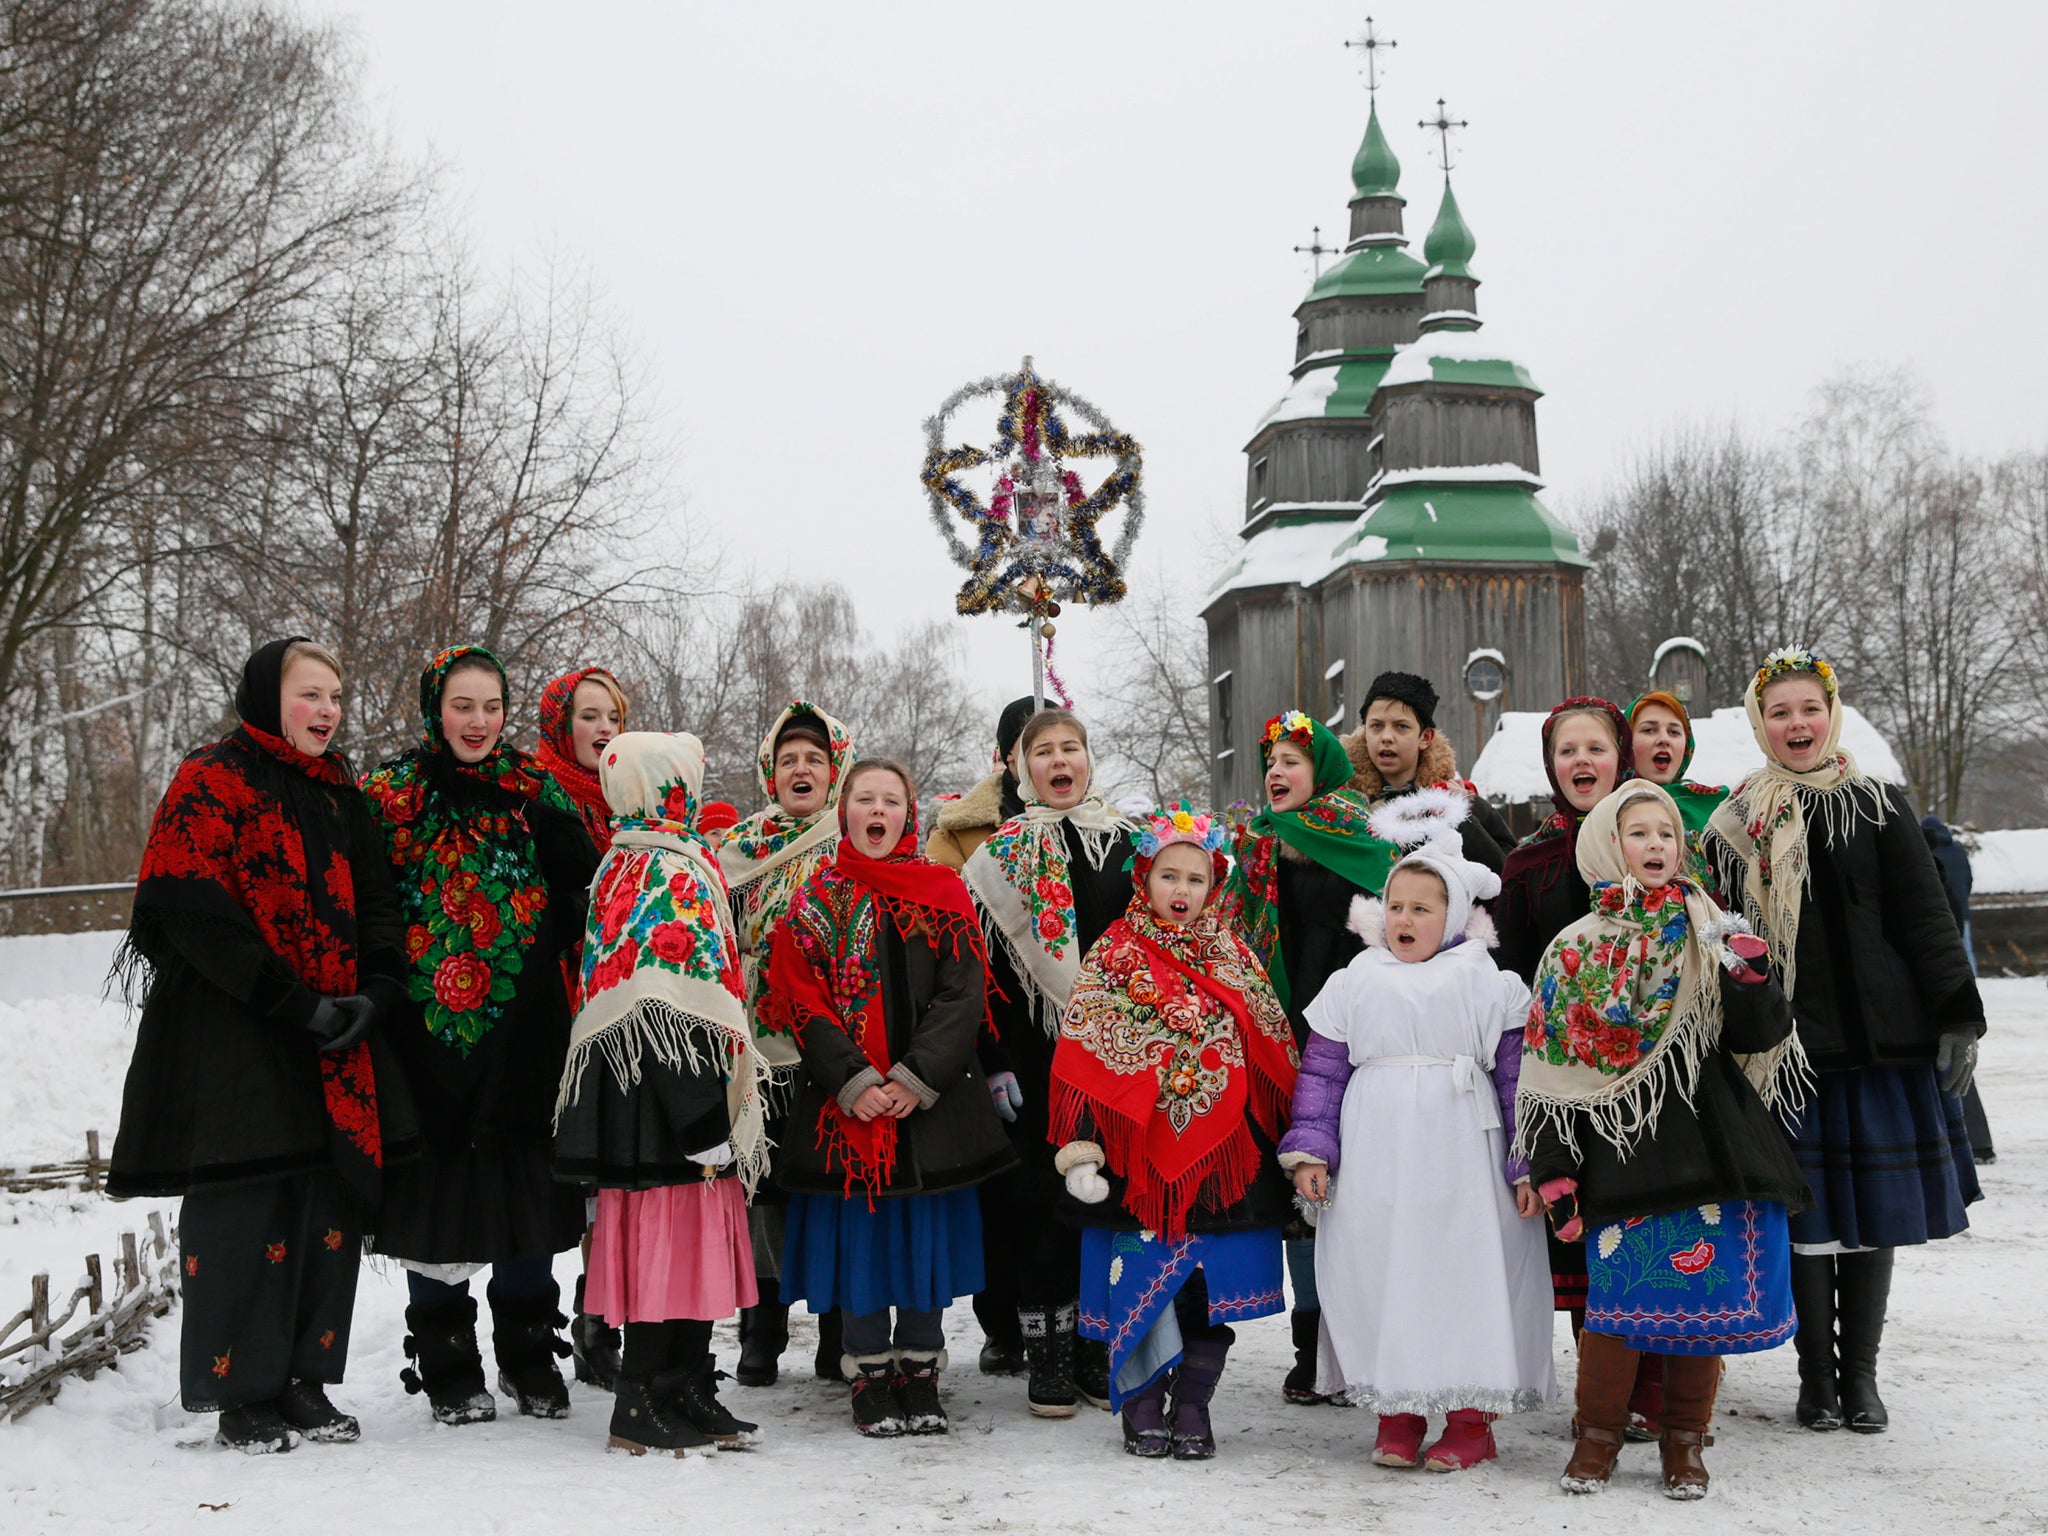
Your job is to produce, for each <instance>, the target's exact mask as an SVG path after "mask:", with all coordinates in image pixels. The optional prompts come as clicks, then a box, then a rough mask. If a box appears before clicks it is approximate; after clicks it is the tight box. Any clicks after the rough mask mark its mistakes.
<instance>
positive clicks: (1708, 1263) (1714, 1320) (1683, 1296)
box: [1586, 1200, 1798, 1355]
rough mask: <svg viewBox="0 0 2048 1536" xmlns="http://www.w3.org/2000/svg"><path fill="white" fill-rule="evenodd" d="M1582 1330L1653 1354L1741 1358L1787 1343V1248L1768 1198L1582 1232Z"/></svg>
mask: <svg viewBox="0 0 2048 1536" xmlns="http://www.w3.org/2000/svg"><path fill="white" fill-rule="evenodd" d="M1586 1271H1587V1276H1588V1281H1589V1284H1588V1290H1587V1297H1586V1327H1587V1328H1588V1329H1589V1330H1590V1331H1592V1332H1594V1333H1607V1334H1613V1335H1616V1336H1617V1337H1619V1338H1620V1339H1621V1340H1622V1341H1623V1342H1624V1343H1626V1344H1627V1345H1628V1346H1629V1347H1630V1348H1631V1349H1643V1350H1649V1351H1650V1352H1651V1353H1653V1354H1660V1355H1746V1354H1751V1353H1753V1352H1755V1351H1757V1350H1760V1349H1775V1348H1776V1347H1777V1346H1778V1345H1780V1344H1782V1343H1784V1342H1785V1341H1786V1340H1787V1339H1789V1338H1791V1337H1792V1332H1793V1330H1794V1329H1795V1328H1797V1327H1798V1318H1797V1317H1796V1316H1795V1315H1794V1314H1793V1311H1792V1242H1791V1238H1790V1237H1789V1236H1788V1234H1787V1231H1786V1220H1785V1207H1784V1206H1782V1205H1780V1204H1779V1203H1778V1202H1777V1201H1775V1200H1768V1201H1759V1200H1731V1201H1727V1202H1725V1203H1723V1204H1720V1205H1693V1206H1687V1207H1686V1208H1685V1209H1684V1210H1682V1211H1672V1212H1669V1213H1667V1214H1665V1215H1661V1216H1636V1217H1631V1218H1630V1219H1629V1220H1627V1221H1612V1222H1608V1223H1606V1224H1605V1225H1602V1226H1598V1227H1595V1228H1594V1229H1593V1230H1592V1231H1591V1232H1590V1233H1588V1234H1587V1235H1586Z"/></svg>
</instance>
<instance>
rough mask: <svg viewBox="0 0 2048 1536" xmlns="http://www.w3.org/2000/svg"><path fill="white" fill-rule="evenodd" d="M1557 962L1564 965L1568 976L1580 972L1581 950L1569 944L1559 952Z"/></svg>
mask: <svg viewBox="0 0 2048 1536" xmlns="http://www.w3.org/2000/svg"><path fill="white" fill-rule="evenodd" d="M1557 963H1558V964H1559V965H1561V966H1563V967H1564V973H1565V975H1567V976H1576V975H1578V974H1579V952H1578V951H1577V950H1576V949H1573V948H1571V947H1570V946H1569V945H1567V946H1566V947H1565V948H1564V949H1561V950H1559V951H1558V953H1557Z"/></svg>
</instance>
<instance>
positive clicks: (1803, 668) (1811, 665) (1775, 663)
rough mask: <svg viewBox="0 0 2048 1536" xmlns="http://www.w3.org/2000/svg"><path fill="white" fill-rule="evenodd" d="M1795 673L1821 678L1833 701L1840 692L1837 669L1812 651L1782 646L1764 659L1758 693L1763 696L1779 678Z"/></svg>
mask: <svg viewBox="0 0 2048 1536" xmlns="http://www.w3.org/2000/svg"><path fill="white" fill-rule="evenodd" d="M1795 672H1810V673H1812V674H1813V675H1814V676H1815V677H1817V678H1819V679H1820V681H1821V686H1822V687H1823V688H1825V689H1826V690H1827V694H1828V697H1829V698H1831V699H1832V698H1833V697H1834V696H1835V695H1836V693H1837V692H1838V691H1839V685H1838V684H1837V683H1836V681H1835V669H1834V668H1833V667H1831V666H1829V665H1828V664H1827V663H1826V662H1825V661H1822V660H1821V659H1820V657H1818V656H1816V655H1815V654H1814V653H1813V652H1812V651H1808V650H1802V649H1801V648H1800V647H1798V646H1796V645H1787V646H1782V647H1780V648H1779V649H1778V650H1775V651H1773V652H1771V654H1770V655H1768V656H1766V657H1765V658H1764V664H1763V665H1762V666H1760V667H1758V668H1757V669H1756V691H1757V692H1758V693H1759V694H1761V693H1762V692H1763V691H1764V689H1765V688H1767V687H1769V686H1770V685H1771V684H1772V683H1774V682H1776V681H1777V680H1778V679H1779V678H1781V677H1789V676H1791V675H1792V674H1793V673H1795Z"/></svg>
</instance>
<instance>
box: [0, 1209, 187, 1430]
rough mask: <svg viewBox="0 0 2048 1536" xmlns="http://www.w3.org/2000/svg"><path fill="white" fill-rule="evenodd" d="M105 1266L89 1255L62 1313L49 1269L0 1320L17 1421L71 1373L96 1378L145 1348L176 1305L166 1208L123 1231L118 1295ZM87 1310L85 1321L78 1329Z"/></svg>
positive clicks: (173, 1248)
mask: <svg viewBox="0 0 2048 1536" xmlns="http://www.w3.org/2000/svg"><path fill="white" fill-rule="evenodd" d="M106 1267H107V1266H106V1261H105V1260H104V1259H103V1258H102V1257H101V1256H100V1255H99V1254H97V1253H89V1254H87V1255H86V1256H85V1278H84V1279H82V1280H80V1281H79V1283H78V1285H77V1287H76V1288H75V1289H74V1290H73V1291H72V1292H71V1295H70V1297H69V1299H68V1300H66V1301H65V1303H64V1311H63V1313H62V1314H61V1315H58V1316H52V1315H51V1310H50V1277H49V1275H47V1274H39V1275H37V1276H35V1277H34V1278H33V1279H32V1280H30V1281H29V1303H28V1305H27V1306H26V1307H25V1308H23V1309H22V1310H21V1311H19V1312H17V1313H15V1314H14V1316H13V1317H11V1318H9V1319H8V1320H7V1322H6V1323H5V1324H0V1415H5V1416H6V1418H7V1419H9V1420H14V1419H18V1418H20V1417H21V1416H22V1415H23V1414H25V1413H27V1412H28V1411H29V1409H31V1408H33V1407H35V1406H36V1405H37V1404H38V1403H47V1402H49V1401H50V1400H51V1399H52V1398H54V1397H55V1396H56V1395H57V1391H58V1389H59V1388H60V1387H61V1386H62V1385H63V1383H64V1378H65V1377H67V1376H79V1377H83V1378H84V1379H85V1380H87V1381H90V1380H92V1378H93V1377H94V1376H96V1375H98V1374H99V1372H100V1369H101V1368H102V1367H103V1366H111V1365H113V1364H115V1363H116V1362H117V1361H118V1360H119V1359H120V1358H121V1356H123V1355H125V1354H129V1353H131V1352H133V1351H135V1350H138V1349H140V1348H141V1347H142V1345H143V1343H144V1341H145V1339H146V1338H147V1336H148V1331H149V1324H150V1320H151V1319H152V1318H158V1317H162V1316H163V1315H164V1314H165V1313H166V1312H168V1311H170V1309H171V1303H172V1301H173V1300H174V1299H175V1298H176V1297H177V1294H178V1245H177V1230H176V1228H172V1229H170V1230H168V1231H166V1230H165V1227H164V1218H163V1213H162V1212H161V1211H151V1212H150V1213H149V1223H148V1225H147V1227H146V1228H138V1229H136V1230H135V1231H132V1232H123V1233H122V1234H121V1249H120V1252H119V1254H118V1255H116V1257H115V1259H114V1275H115V1283H114V1288H113V1291H112V1293H111V1294H110V1293H109V1292H108V1290H107V1287H106V1282H105V1274H106ZM81 1308H82V1309H83V1310H84V1313H85V1317H84V1321H82V1322H80V1323H79V1324H78V1326H76V1327H75V1328H74V1327H72V1326H71V1325H72V1322H73V1320H74V1319H75V1318H77V1317H78V1315H79V1312H80V1309H81ZM67 1328H69V1329H70V1330H71V1331H70V1332H68V1333H67V1332H65V1330H66V1329H67Z"/></svg>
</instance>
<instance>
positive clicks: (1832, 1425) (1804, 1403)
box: [1792, 1253, 1842, 1430]
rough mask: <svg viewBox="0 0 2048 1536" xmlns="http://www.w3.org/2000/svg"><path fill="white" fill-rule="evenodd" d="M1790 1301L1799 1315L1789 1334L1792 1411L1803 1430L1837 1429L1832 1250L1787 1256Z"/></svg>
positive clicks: (1838, 1394)
mask: <svg viewBox="0 0 2048 1536" xmlns="http://www.w3.org/2000/svg"><path fill="white" fill-rule="evenodd" d="M1792 1306H1793V1309H1794V1310H1795V1311H1797V1312H1798V1314H1799V1331H1798V1332H1797V1333H1795V1334H1794V1335H1793V1336H1792V1347H1793V1349H1794V1350H1796V1351H1797V1352H1798V1355H1799V1405H1798V1407H1797V1408H1796V1409H1795V1410H1794V1412H1795V1414H1796V1415H1797V1417H1798V1419H1799V1422H1800V1423H1801V1424H1803V1425H1805V1426H1806V1427H1807V1428H1808V1429H1818V1430H1828V1429H1840V1428H1841V1427H1842V1399H1841V1392H1840V1389H1839V1387H1838V1386H1837V1377H1836V1373H1835V1256H1834V1255H1833V1254H1830V1253H1822V1254H1808V1253H1795V1254H1793V1255H1792Z"/></svg>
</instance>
